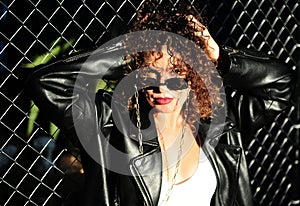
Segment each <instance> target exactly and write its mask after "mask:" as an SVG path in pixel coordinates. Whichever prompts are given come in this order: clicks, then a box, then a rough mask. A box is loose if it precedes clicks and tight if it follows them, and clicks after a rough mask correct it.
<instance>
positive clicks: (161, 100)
mask: <svg viewBox="0 0 300 206" xmlns="http://www.w3.org/2000/svg"><path fill="white" fill-rule="evenodd" d="M172 100H173V98H169V97H164V98H155V103H157V104H162V105H164V104H169V103H170V102H171V101H172Z"/></svg>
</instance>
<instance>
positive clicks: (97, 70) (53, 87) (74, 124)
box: [26, 47, 126, 205]
mask: <svg viewBox="0 0 300 206" xmlns="http://www.w3.org/2000/svg"><path fill="white" fill-rule="evenodd" d="M123 54H124V53H123V52H122V51H121V50H119V49H118V48H117V47H113V48H112V47H111V48H106V49H103V50H98V51H95V52H92V53H90V52H87V53H82V54H77V55H74V56H71V57H68V58H65V59H62V60H59V61H56V62H55V63H52V64H49V65H46V66H43V67H41V68H37V70H36V71H35V72H33V73H32V75H31V76H30V77H29V79H28V81H27V85H26V87H27V88H26V90H27V93H28V94H29V95H30V96H31V98H32V99H33V101H34V103H35V104H36V105H37V107H38V108H39V109H40V110H41V111H43V112H44V113H45V114H47V116H48V118H49V120H50V121H51V122H53V123H54V124H56V125H57V126H58V127H59V128H60V129H61V130H62V131H63V132H64V133H65V134H66V136H68V137H69V138H74V137H75V139H76V138H78V139H79V140H80V143H81V145H82V147H83V148H84V150H83V152H82V154H83V155H82V159H84V161H83V162H82V163H83V164H84V165H83V166H84V170H85V175H86V188H85V191H84V194H83V196H84V197H85V198H84V199H85V200H84V201H87V202H97V203H98V204H99V205H109V203H108V198H107V197H108V194H109V191H108V188H109V186H108V185H107V182H106V179H107V178H106V177H107V176H109V172H108V171H107V170H106V169H105V168H107V167H106V164H108V160H107V159H108V158H105V156H104V154H105V152H104V151H103V150H105V148H106V146H107V144H108V143H107V141H106V140H105V138H103V137H104V135H102V133H101V132H100V131H99V127H98V120H99V119H100V118H101V117H103V120H105V121H106V120H107V117H105V115H102V114H98V113H97V111H98V110H99V108H97V107H96V104H95V96H96V85H97V83H98V81H99V79H108V80H119V79H120V78H122V77H123V75H124V73H125V72H126V70H124V69H123V68H126V67H124V64H123V62H124V61H123V57H124V56H123ZM106 99H108V100H109V98H105V97H103V99H102V100H103V101H104V102H103V104H101V106H102V107H103V108H101V109H100V110H101V111H103V112H104V113H109V110H110V105H108V103H105V100H106ZM98 101H99V100H98ZM105 104H107V105H105ZM97 109H98V110H97ZM105 109H106V110H105ZM104 110H105V111H104ZM99 194H101V195H99ZM93 198H96V199H97V200H95V199H93ZM87 202H86V203H85V205H88V204H87Z"/></svg>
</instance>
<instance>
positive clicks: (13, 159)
mask: <svg viewBox="0 0 300 206" xmlns="http://www.w3.org/2000/svg"><path fill="white" fill-rule="evenodd" d="M171 2H172V3H173V4H174V5H176V4H177V3H178V1H175V0H174V1H171ZM189 2H190V3H191V4H192V5H194V6H195V7H197V9H198V10H199V12H201V13H202V14H203V15H204V16H206V17H207V19H208V27H209V30H210V31H211V33H212V35H213V36H214V37H215V39H216V41H217V42H218V43H219V44H227V45H230V46H233V47H246V48H254V49H256V50H260V51H264V52H267V53H270V54H273V55H275V56H277V57H278V58H279V59H281V60H282V61H285V62H286V63H287V64H289V65H290V66H291V67H293V68H296V66H297V64H298V62H299V61H300V59H299V57H300V54H299V36H300V28H299V25H300V24H299V19H300V17H299V13H300V12H299V4H300V3H299V1H297V0H287V1H281V0H265V1H258V0H251V1H248V0H247V1H246V0H229V1H225V0H224V1H216V0H210V1H208V0H207V1H196V0H195V1H189ZM141 3H142V1H135V0H117V1H112V0H111V1H98V0H82V1H72V2H70V1H66V0H56V1H50V2H49V1H46V0H23V1H20V0H1V1H0V72H1V73H0V79H1V81H0V102H1V107H0V131H1V138H0V178H1V179H0V205H60V204H63V203H64V204H65V205H67V203H68V202H72V198H74V197H75V196H76V195H74V194H77V193H78V192H80V185H81V184H82V182H83V177H82V172H83V171H82V168H81V164H80V156H79V155H78V151H77V149H76V144H75V143H74V144H73V142H72V141H68V140H67V139H66V138H65V137H64V135H63V134H62V133H61V132H60V131H59V130H57V128H56V127H55V126H54V125H52V124H51V123H50V122H49V121H48V120H47V116H45V114H42V113H40V112H39V111H38V109H37V108H36V107H35V106H34V104H33V103H32V102H31V100H30V99H29V98H28V97H27V96H26V94H25V93H24V91H23V88H24V84H26V82H25V79H26V77H27V75H28V74H29V73H30V72H31V71H33V70H34V69H35V67H34V66H36V65H39V64H46V63H49V62H50V61H54V60H55V59H56V58H58V57H60V56H62V55H66V54H70V53H72V52H74V51H79V50H83V49H91V48H93V47H96V46H99V45H101V44H102V43H103V42H105V41H107V40H109V39H111V38H113V37H115V36H117V35H119V34H120V33H121V32H122V31H123V29H124V28H125V27H126V25H127V23H128V22H130V21H131V19H132V18H134V13H135V11H136V10H137V9H138V8H139V6H140V5H141ZM299 114H300V112H299V99H298V95H297V93H296V96H295V98H294V105H292V106H291V107H289V108H288V109H287V110H286V111H284V112H283V113H282V114H280V115H278V116H277V118H276V119H275V120H274V122H273V123H272V124H271V125H266V126H265V127H264V128H262V129H261V130H259V131H258V132H257V134H256V136H255V137H254V138H253V140H252V141H251V142H250V143H249V144H248V145H247V151H246V155H247V159H248V164H249V170H250V175H251V185H252V190H253V196H254V200H255V202H256V203H257V204H258V205H299V204H300V203H299V200H300V197H299V193H300V192H299V191H300V190H299V186H298V182H299V172H300V171H299V162H298V161H299ZM70 204H71V203H70Z"/></svg>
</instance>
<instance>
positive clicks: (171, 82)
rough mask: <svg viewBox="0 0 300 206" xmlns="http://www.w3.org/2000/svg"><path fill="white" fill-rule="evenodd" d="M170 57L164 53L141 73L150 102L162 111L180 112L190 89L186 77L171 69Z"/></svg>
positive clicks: (158, 110)
mask: <svg viewBox="0 0 300 206" xmlns="http://www.w3.org/2000/svg"><path fill="white" fill-rule="evenodd" d="M169 58H170V56H169V55H168V54H166V53H164V54H163V56H162V57H161V58H159V59H158V60H156V61H155V62H153V63H152V64H151V65H150V66H149V67H148V68H144V69H143V73H142V75H141V79H142V82H143V84H144V85H145V89H144V90H145V95H146V99H147V101H148V103H149V104H150V106H151V107H153V108H154V109H156V111H157V112H162V113H171V112H176V111H177V112H180V111H181V109H182V106H183V104H184V103H185V101H186V100H187V95H188V90H189V89H188V84H187V82H186V81H185V79H184V78H185V77H184V76H180V75H178V74H177V73H175V72H173V71H172V70H171V69H170V63H169Z"/></svg>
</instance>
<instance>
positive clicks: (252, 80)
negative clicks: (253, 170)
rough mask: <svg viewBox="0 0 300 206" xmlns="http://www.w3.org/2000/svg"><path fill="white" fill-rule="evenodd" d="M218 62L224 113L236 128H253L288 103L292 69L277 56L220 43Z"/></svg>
mask: <svg viewBox="0 0 300 206" xmlns="http://www.w3.org/2000/svg"><path fill="white" fill-rule="evenodd" d="M218 62H219V64H218V69H219V71H220V73H221V75H222V77H223V82H224V86H225V91H226V94H227V96H226V98H227V99H226V100H227V102H228V114H229V117H230V118H231V119H233V120H234V122H235V123H236V126H237V128H238V129H239V130H240V131H243V132H245V133H246V134H247V133H248V132H254V131H256V130H257V129H259V128H261V127H262V126H264V125H267V124H268V123H270V122H271V121H272V120H273V119H274V117H275V116H276V115H277V114H278V113H279V112H280V111H282V110H284V109H285V108H286V107H287V106H288V105H289V104H290V98H291V95H292V92H293V84H294V81H293V79H294V78H293V76H294V75H293V70H292V69H291V68H289V67H287V65H285V64H282V63H281V62H280V61H279V60H277V59H275V58H273V57H270V56H267V55H264V54H261V53H258V52H252V51H242V50H234V49H232V48H229V47H223V48H222V49H221V52H220V57H219V60H218Z"/></svg>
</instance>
